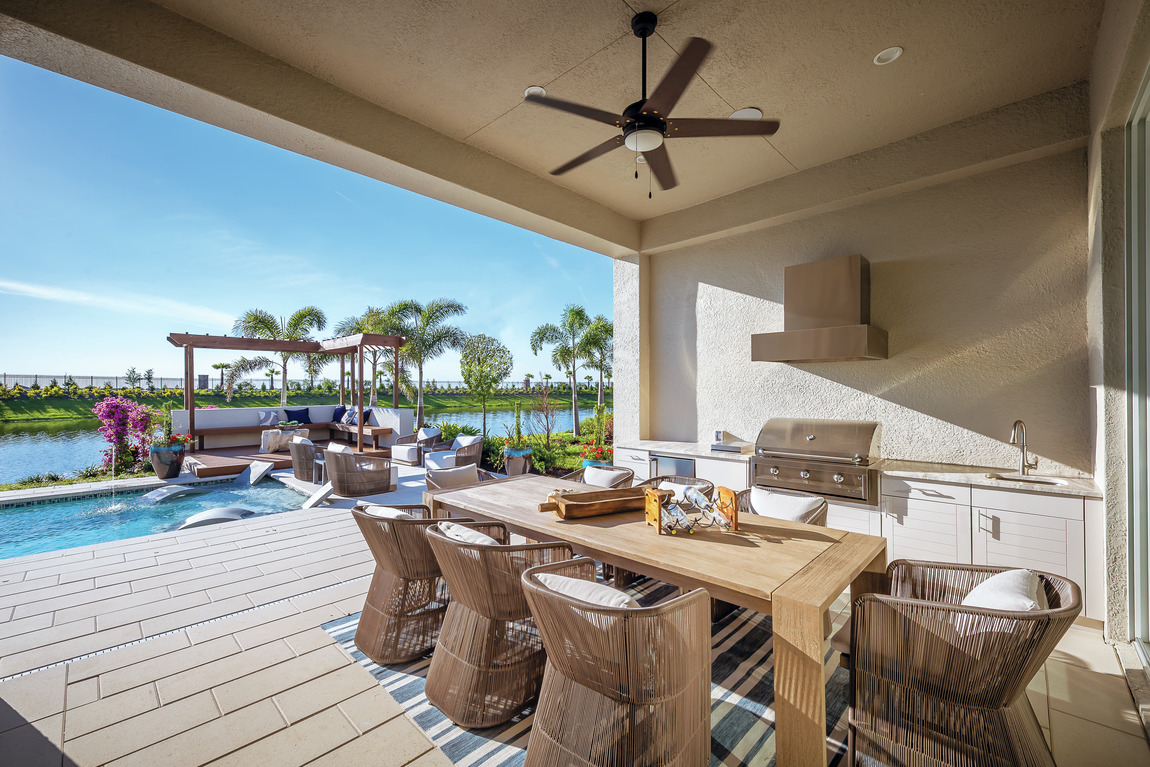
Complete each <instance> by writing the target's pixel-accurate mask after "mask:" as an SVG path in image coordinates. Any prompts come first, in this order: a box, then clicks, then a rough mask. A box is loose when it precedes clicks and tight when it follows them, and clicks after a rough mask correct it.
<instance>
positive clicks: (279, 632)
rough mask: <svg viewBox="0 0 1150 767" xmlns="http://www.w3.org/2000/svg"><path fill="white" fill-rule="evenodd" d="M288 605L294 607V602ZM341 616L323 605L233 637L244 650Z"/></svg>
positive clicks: (255, 627) (239, 632)
mask: <svg viewBox="0 0 1150 767" xmlns="http://www.w3.org/2000/svg"><path fill="white" fill-rule="evenodd" d="M332 591H336V589H332ZM288 604H293V605H294V602H292V603H288ZM256 612H257V613H258V612H260V611H258V610H257V611H256ZM253 614H255V613H253ZM341 615H343V613H340V612H338V611H337V610H336V609H335V608H333V607H330V606H326V605H325V606H323V607H318V608H316V609H313V610H308V611H306V612H301V613H295V614H294V615H289V616H287V617H286V618H280V619H279V620H276V621H270V622H268V623H262V624H260V625H258V626H252V627H251V628H249V629H244V630H242V631H237V632H236V633H235V637H236V641H238V642H239V643H240V646H241V647H243V648H244V649H247V648H250V647H259V646H260V645H262V644H264V643H265V642H272V641H275V640H277V639H279V638H280V637H285V636H291V635H292V634H298V633H299V632H301V631H304V630H306V629H310V628H315V627H316V626H322V625H323V624H324V623H327V622H328V621H330V620H335V619H336V618H339V617H340V616H341Z"/></svg>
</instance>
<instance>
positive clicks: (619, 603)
mask: <svg viewBox="0 0 1150 767" xmlns="http://www.w3.org/2000/svg"><path fill="white" fill-rule="evenodd" d="M535 577H536V578H537V579H538V580H539V582H540V583H542V584H543V585H544V586H546V587H547V588H549V589H551V590H552V591H555V592H558V593H560V594H563V595H565V596H569V597H571V598H573V599H578V600H580V601H583V602H588V603H590V604H593V605H600V606H602V607H639V606H640V605H639V603H638V602H636V601H635V600H634V599H632V598H631V597H629V596H627V595H626V594H624V593H623V592H622V591H619V589H613V588H611V587H610V586H608V585H606V584H604V583H596V582H595V581H585V580H583V579H582V578H569V577H567V576H566V575H559V574H557V573H540V574H539V575H537V576H535Z"/></svg>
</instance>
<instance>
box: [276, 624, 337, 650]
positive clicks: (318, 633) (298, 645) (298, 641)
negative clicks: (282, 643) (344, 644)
mask: <svg viewBox="0 0 1150 767" xmlns="http://www.w3.org/2000/svg"><path fill="white" fill-rule="evenodd" d="M284 639H285V640H286V641H287V643H288V644H289V645H291V648H292V649H293V650H295V651H296V654H297V655H303V654H304V653H305V652H311V651H312V650H318V649H319V648H320V647H326V646H327V645H329V644H335V640H334V639H332V638H331V634H329V633H327V632H326V631H324V630H323V629H322V628H320V627H319V626H316V627H315V628H312V629H308V630H307V631H301V632H299V633H298V634H292V635H291V636H288V637H285V638H284Z"/></svg>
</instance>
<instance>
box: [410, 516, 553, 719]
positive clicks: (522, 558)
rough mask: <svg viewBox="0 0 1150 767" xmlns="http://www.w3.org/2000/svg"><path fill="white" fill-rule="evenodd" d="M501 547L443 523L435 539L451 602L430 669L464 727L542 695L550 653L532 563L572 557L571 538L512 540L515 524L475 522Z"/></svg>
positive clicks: (444, 703) (510, 712)
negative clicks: (537, 610)
mask: <svg viewBox="0 0 1150 767" xmlns="http://www.w3.org/2000/svg"><path fill="white" fill-rule="evenodd" d="M467 526H468V527H474V528H475V529H477V530H479V531H480V532H483V533H486V534H487V535H490V536H492V537H493V538H495V539H496V540H498V541H499V542H500V544H501V545H498V546H492V545H482V544H471V543H463V542H462V541H457V540H455V539H453V538H449V537H447V536H446V535H444V534H443V533H441V532H440V531H439V530H438V529H437V528H435V527H429V528H428V529H427V539H428V542H429V543H430V544H431V550H432V551H434V552H435V558H436V559H437V560H438V561H439V566H440V568H441V569H442V570H443V577H444V578H446V579H447V585H448V587H449V588H450V589H451V603H450V604H449V605H448V607H447V617H446V618H445V620H444V622H443V630H442V632H440V635H439V643H438V645H437V646H436V648H435V654H434V655H433V656H432V658H431V668H429V669H428V671H427V685H426V688H425V692H426V694H427V700H428V701H430V702H431V704H432V705H434V706H435V707H436V708H438V709H439V710H440V711H442V712H443V713H444V715H445V716H447V718H448V719H450V720H451V721H453V722H455V723H456V724H458V725H460V726H462V727H492V726H494V725H497V724H500V723H501V722H506V721H507V720H508V719H511V718H512V717H513V716H515V715H516V714H518V713H519V712H520V711H522V710H523V709H524V707H525V706H526V705H527V703H528V702H529V701H530V700H531V699H532V698H534V697H535V696H536V695H538V694H539V686H540V684H541V683H542V681H543V666H544V663H545V661H546V656H545V654H544V652H543V643H542V641H540V639H539V631H538V630H537V629H536V628H535V621H534V620H532V618H531V611H530V610H529V609H528V607H527V600H526V598H525V597H524V596H523V585H522V583H521V581H520V575H521V574H522V573H523V571H524V570H526V569H527V568H529V567H534V566H535V565H541V564H546V563H549V562H557V561H561V560H564V559H570V558H571V546H570V545H568V544H566V543H534V544H524V545H519V546H511V545H505V544H506V543H507V541H508V540H509V538H508V534H507V528H505V527H504V526H503V525H502V524H498V523H488V524H484V523H478V522H472V523H467Z"/></svg>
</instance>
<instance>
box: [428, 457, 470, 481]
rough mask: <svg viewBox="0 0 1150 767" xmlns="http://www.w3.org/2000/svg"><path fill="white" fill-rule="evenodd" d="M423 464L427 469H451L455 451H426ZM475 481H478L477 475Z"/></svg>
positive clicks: (453, 465)
mask: <svg viewBox="0 0 1150 767" xmlns="http://www.w3.org/2000/svg"><path fill="white" fill-rule="evenodd" d="M423 465H424V466H426V467H427V468H428V469H453V468H455V452H454V451H453V450H441V451H438V452H435V453H427V454H425V455H424V456H423ZM476 481H478V477H477V478H476Z"/></svg>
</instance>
